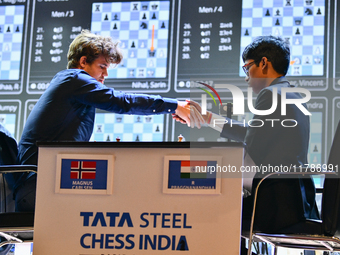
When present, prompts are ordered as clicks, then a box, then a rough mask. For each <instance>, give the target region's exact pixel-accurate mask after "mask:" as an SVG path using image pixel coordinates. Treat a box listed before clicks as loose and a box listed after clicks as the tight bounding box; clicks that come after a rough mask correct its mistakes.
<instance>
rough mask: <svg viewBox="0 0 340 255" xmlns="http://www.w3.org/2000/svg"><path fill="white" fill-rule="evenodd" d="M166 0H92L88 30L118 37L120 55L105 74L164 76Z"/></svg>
mask: <svg viewBox="0 0 340 255" xmlns="http://www.w3.org/2000/svg"><path fill="white" fill-rule="evenodd" d="M169 16H170V2H169V1H150V2H114V3H93V5H92V22H91V31H92V32H93V33H98V34H101V35H105V36H111V37H112V38H114V39H117V40H119V41H120V48H121V49H122V51H123V55H124V59H123V61H122V63H120V64H119V65H118V66H117V67H116V68H112V69H110V70H108V77H107V78H121V79H125V78H165V77H166V76H167V63H168V38H169V32H170V31H169Z"/></svg>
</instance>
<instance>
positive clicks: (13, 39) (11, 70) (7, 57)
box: [0, 5, 25, 80]
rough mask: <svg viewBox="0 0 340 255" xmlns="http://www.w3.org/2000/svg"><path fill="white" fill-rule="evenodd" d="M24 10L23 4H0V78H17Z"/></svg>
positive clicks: (18, 74)
mask: <svg viewBox="0 0 340 255" xmlns="http://www.w3.org/2000/svg"><path fill="white" fill-rule="evenodd" d="M24 12H25V6H24V5H12V6H10V5H6V6H0V63H1V68H0V80H18V79H19V76H20V61H21V51H22V35H23V24H24Z"/></svg>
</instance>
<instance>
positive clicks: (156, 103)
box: [73, 71, 177, 115]
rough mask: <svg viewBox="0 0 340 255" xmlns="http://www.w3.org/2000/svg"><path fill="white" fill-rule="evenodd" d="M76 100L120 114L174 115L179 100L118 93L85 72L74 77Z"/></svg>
mask: <svg viewBox="0 0 340 255" xmlns="http://www.w3.org/2000/svg"><path fill="white" fill-rule="evenodd" d="M74 83H75V84H76V86H75V91H74V93H73V95H74V99H75V100H76V101H78V102H80V103H82V104H86V105H91V106H93V107H96V108H99V109H101V110H106V111H110V112H114V113H119V114H123V113H124V114H137V115H148V114H165V113H174V112H175V110H176V108H177V100H176V99H172V98H166V97H161V96H159V95H147V94H135V93H125V92H122V91H117V90H115V89H113V88H110V87H107V86H105V85H103V84H101V83H100V82H98V81H96V80H95V79H94V78H93V77H91V76H90V75H89V74H87V73H86V72H85V71H81V72H79V73H78V74H77V75H75V77H74Z"/></svg>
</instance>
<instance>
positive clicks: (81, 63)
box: [79, 56, 87, 69]
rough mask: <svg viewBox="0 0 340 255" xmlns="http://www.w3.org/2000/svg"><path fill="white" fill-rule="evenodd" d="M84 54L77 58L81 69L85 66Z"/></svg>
mask: <svg viewBox="0 0 340 255" xmlns="http://www.w3.org/2000/svg"><path fill="white" fill-rule="evenodd" d="M86 59H87V58H86V56H82V57H81V58H80V59H79V67H80V68H81V69H83V68H85V65H86Z"/></svg>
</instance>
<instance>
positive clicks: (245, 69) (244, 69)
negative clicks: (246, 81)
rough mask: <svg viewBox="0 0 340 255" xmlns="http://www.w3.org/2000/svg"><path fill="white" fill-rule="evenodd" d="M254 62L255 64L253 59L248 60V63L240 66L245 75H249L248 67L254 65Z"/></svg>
mask: <svg viewBox="0 0 340 255" xmlns="http://www.w3.org/2000/svg"><path fill="white" fill-rule="evenodd" d="M254 64H255V61H253V62H250V63H248V64H245V65H244V66H242V69H243V71H244V73H245V74H246V75H247V76H249V68H250V67H251V66H252V65H254Z"/></svg>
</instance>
